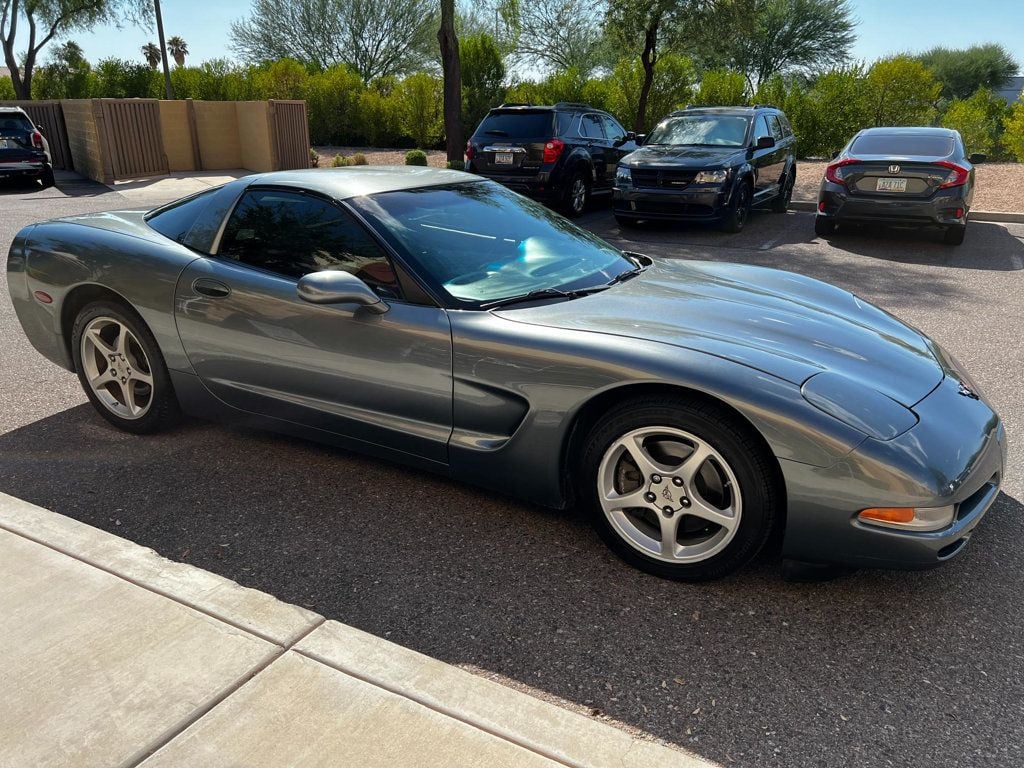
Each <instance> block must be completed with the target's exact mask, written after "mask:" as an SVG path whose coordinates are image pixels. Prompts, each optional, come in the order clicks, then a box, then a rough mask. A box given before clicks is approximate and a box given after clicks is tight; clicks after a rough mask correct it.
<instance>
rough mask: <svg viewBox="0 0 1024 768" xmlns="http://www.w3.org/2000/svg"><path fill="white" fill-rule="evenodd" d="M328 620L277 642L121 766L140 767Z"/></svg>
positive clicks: (322, 620)
mask: <svg viewBox="0 0 1024 768" xmlns="http://www.w3.org/2000/svg"><path fill="white" fill-rule="evenodd" d="M326 621H327V619H325V618H323V617H322V616H321V617H320V620H319V621H317V622H316V623H315V624H313V625H312V626H311V627H309V628H308V629H307V630H306V631H305V632H303V633H302V634H301V635H299V636H298V637H296V638H295V639H294V640H292V641H291V642H290V643H288V644H287V645H284V646H281V645H277V644H276V643H275V644H274V645H275V646H276V648H275V650H273V651H271V652H270V653H269V654H267V657H266V658H265V659H263V661H261V662H260V663H259V664H257V665H256V666H255V667H253V668H252V669H250V670H249V671H248V672H246V673H245V674H244V675H242V676H241V677H239V678H238V680H236V681H235V682H234V683H232V684H231V685H229V686H227V687H226V688H225V689H224V690H222V691H221V692H220V693H218V694H217V695H216V696H213V697H212V698H211V699H210V700H209V701H207V702H205V703H204V704H202V705H201V706H199V707H197V708H196V709H195V711H193V712H192V714H190V715H189V716H188V717H186V718H185V719H184V720H182V721H181V722H180V723H178V724H177V725H175V726H173V727H172V728H170V729H169V730H168V731H167V732H166V733H164V735H163V736H160V737H159V738H158V739H157V740H156V742H155V743H153V744H151V745H150V746H148V747H143V749H142V750H140V751H139V752H137V753H136V755H135V756H134V757H131V758H129V759H128V760H126V761H125V762H123V763H122V764H121V765H120V766H119V768H138V766H140V765H142V763H144V762H146V761H147V760H148V759H149V758H151V757H152V756H153V755H155V754H156V753H157V752H159V751H160V750H161V749H163V748H164V747H166V746H167V745H168V744H170V743H171V742H172V741H174V740H175V739H176V738H178V737H179V736H181V735H182V734H184V733H185V732H186V731H188V729H189V728H191V727H192V726H193V725H195V724H196V723H198V722H199V721H200V720H202V719H203V718H204V717H206V716H207V715H208V714H210V712H212V711H213V710H214V709H216V708H217V707H218V706H219V705H220V704H222V703H223V702H225V701H226V700H227V699H229V698H230V697H231V696H233V695H234V694H235V693H237V692H238V691H240V690H241V689H242V688H243V687H244V686H245V685H246V684H247V683H249V682H250V681H252V680H253V679H255V678H256V677H257V676H258V675H259V674H260V673H261V672H263V671H264V670H266V669H267V668H268V667H269V666H270V665H271V664H273V663H274V662H275V661H277V660H278V659H280V658H281V657H282V656H284V655H285V654H286V653H288V651H291V650H293V649H294V647H295V645H296V644H297V643H301V642H302V641H303V640H305V639H306V638H307V637H309V636H310V635H311V634H312V633H313V632H315V631H316V630H318V629H319V628H320V627H321V626H323V625H324V623H326Z"/></svg>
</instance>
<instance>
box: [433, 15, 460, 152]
mask: <svg viewBox="0 0 1024 768" xmlns="http://www.w3.org/2000/svg"><path fill="white" fill-rule="evenodd" d="M437 40H438V42H439V43H440V44H441V70H442V73H443V74H444V135H445V147H446V149H447V152H448V162H450V163H452V162H462V153H463V149H464V147H463V145H462V68H461V65H460V63H459V39H458V37H456V35H455V0H441V28H440V29H439V30H438V31H437Z"/></svg>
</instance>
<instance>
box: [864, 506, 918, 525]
mask: <svg viewBox="0 0 1024 768" xmlns="http://www.w3.org/2000/svg"><path fill="white" fill-rule="evenodd" d="M858 517H859V518H860V519H861V520H877V521H878V522H881V523H911V522H913V521H914V508H913V507H873V508H871V509H862V510H861V511H860V514H859V515H858Z"/></svg>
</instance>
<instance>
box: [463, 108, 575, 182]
mask: <svg viewBox="0 0 1024 768" xmlns="http://www.w3.org/2000/svg"><path fill="white" fill-rule="evenodd" d="M554 122H555V113H554V112H552V111H551V110H538V111H528V110H518V109H517V110H515V111H509V112H491V113H490V114H489V115H487V117H485V118H484V119H483V122H482V123H480V127H479V128H477V129H476V133H474V134H473V139H472V144H473V147H474V152H475V154H476V161H475V164H476V166H477V170H479V171H482V172H485V173H488V174H502V173H507V174H516V175H533V174H536V173H537V172H538V170H539V169H540V166H541V163H542V162H543V158H544V143H545V142H546V141H548V140H549V139H550V138H551V137H552V136H554V133H555V131H554Z"/></svg>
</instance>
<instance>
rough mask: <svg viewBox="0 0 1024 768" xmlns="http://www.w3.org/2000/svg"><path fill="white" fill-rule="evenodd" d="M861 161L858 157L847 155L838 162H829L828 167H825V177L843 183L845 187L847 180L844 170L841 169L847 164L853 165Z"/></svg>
mask: <svg viewBox="0 0 1024 768" xmlns="http://www.w3.org/2000/svg"><path fill="white" fill-rule="evenodd" d="M859 162H860V160H857V159H856V158H853V157H847V158H844V159H842V160H840V161H839V162H837V163H829V164H828V167H827V168H825V178H826V179H828V180H829V181H831V182H832V183H833V184H842V185H843V186H844V187H845V186H846V180H845V179H844V178H843V172H842V170H841V169H842V168H844V167H845V166H847V165H853V164H854V163H859Z"/></svg>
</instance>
